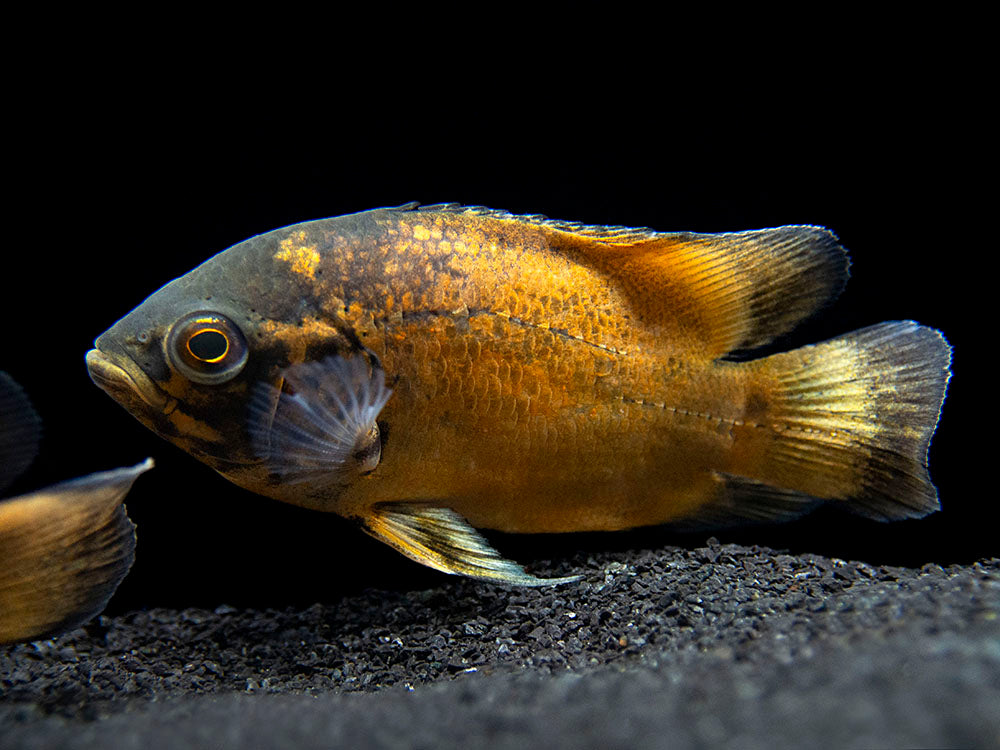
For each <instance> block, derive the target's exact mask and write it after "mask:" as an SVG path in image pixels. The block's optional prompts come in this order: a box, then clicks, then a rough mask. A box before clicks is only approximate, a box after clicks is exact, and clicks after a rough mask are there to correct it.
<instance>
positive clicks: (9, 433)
mask: <svg viewBox="0 0 1000 750" xmlns="http://www.w3.org/2000/svg"><path fill="white" fill-rule="evenodd" d="M40 432H41V422H40V420H39V419H38V415H37V414H36V413H35V410H34V409H33V408H32V406H31V403H30V402H29V401H28V399H27V396H25V395H24V391H22V390H21V388H20V386H18V385H17V383H15V382H14V381H13V380H12V379H11V378H10V376H9V375H7V373H5V372H0V490H3V489H5V488H6V487H7V486H8V485H9V484H10V482H12V481H13V480H14V479H15V478H16V477H17V476H18V475H19V474H21V473H22V472H23V471H24V470H25V469H26V468H28V466H29V465H30V463H31V461H32V459H33V458H34V457H35V455H36V453H37V452H38V442H39V437H40ZM152 466H153V461H152V459H146V460H145V461H144V462H143V463H141V464H138V465H136V466H132V467H130V468H123V469H116V470H114V471H103V472H98V473H96V474H89V475H87V476H85V477H81V478H79V479H74V480H71V481H68V482H62V483H60V484H56V485H53V486H51V487H46V488H45V489H42V490H38V491H37V492H32V493H29V494H27V495H21V496H19V497H13V498H9V499H7V500H2V501H0V643H14V642H17V641H32V640H37V639H39V638H46V637H48V636H51V635H55V634H56V633H59V632H61V631H63V630H68V629H70V628H73V627H76V626H77V625H81V624H83V623H84V622H86V621H87V620H89V619H90V618H92V617H94V616H95V615H97V614H99V613H100V612H101V611H103V610H104V608H105V606H107V603H108V600H109V599H110V598H111V596H112V594H114V592H115V590H116V589H117V588H118V584H119V583H121V581H122V579H123V578H124V577H125V575H126V574H127V573H128V571H129V568H130V567H131V566H132V560H133V557H134V554H135V527H134V525H133V524H132V522H131V521H130V520H129V518H128V516H127V515H126V513H125V507H124V506H123V505H122V500H123V499H124V498H125V495H126V494H127V493H128V491H129V489H130V488H131V487H132V483H133V482H134V481H135V480H136V477H138V476H139V475H140V474H142V473H143V472H144V471H147V470H148V469H150V468H151V467H152Z"/></svg>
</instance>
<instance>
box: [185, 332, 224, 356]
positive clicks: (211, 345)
mask: <svg viewBox="0 0 1000 750" xmlns="http://www.w3.org/2000/svg"><path fill="white" fill-rule="evenodd" d="M228 347H229V342H228V341H227V340H226V337H225V336H223V335H222V334H221V333H219V332H218V331H202V332H201V333H196V334H195V335H194V336H192V337H191V338H190V339H189V340H188V349H190V350H191V353H192V354H193V355H194V356H195V357H197V358H198V359H200V360H203V361H208V360H211V359H218V358H219V357H221V356H222V355H223V354H225V353H226V349H227V348H228Z"/></svg>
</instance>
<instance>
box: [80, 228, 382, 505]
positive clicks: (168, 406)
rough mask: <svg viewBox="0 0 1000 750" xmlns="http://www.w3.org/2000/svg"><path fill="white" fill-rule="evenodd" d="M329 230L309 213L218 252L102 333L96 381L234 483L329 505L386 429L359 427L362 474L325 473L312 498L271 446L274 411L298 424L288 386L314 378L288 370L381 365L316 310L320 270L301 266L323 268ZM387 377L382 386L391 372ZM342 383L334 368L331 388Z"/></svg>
mask: <svg viewBox="0 0 1000 750" xmlns="http://www.w3.org/2000/svg"><path fill="white" fill-rule="evenodd" d="M329 237H330V235H329V232H325V228H324V227H323V226H322V225H321V222H310V223H308V224H304V225H297V226H294V227H286V228H284V229H280V230H275V231H274V232H269V233H267V234H265V235H259V236H257V237H254V238H251V239H250V240H247V241H245V242H242V243H240V244H238V245H235V246H233V247H231V248H229V249H228V250H225V251H223V252H222V253H219V254H218V255H216V256H214V257H212V258H210V259H209V260H207V261H205V262H204V263H203V264H201V265H200V266H198V267H197V268H195V269H193V270H192V271H190V272H189V273H187V274H186V275H184V276H182V277H180V278H178V279H175V280H174V281H172V282H170V283H169V284H167V285H166V286H164V287H163V288H161V289H160V290H158V291H156V292H155V293H153V294H152V295H151V296H150V297H148V298H147V299H146V300H145V301H144V302H142V303H141V304H140V305H139V306H138V307H137V308H135V309H134V310H132V311H131V312H130V313H129V314H127V315H126V316H125V317H123V318H122V319H121V320H119V321H118V322H116V323H115V324H114V325H113V326H112V327H111V328H109V329H108V330H107V331H106V332H104V333H103V334H101V335H100V336H98V337H97V339H96V341H95V343H94V348H93V349H92V350H91V351H89V352H88V353H87V355H86V362H87V369H88V371H89V373H90V377H91V379H92V380H93V381H94V382H95V383H96V384H97V385H98V386H99V387H100V388H101V389H103V390H104V391H105V392H106V393H107V394H108V395H110V396H111V397H112V398H113V399H114V400H115V401H117V402H118V403H119V404H120V405H121V406H123V407H124V408H125V409H126V410H127V411H129V412H130V413H131V414H132V415H133V416H134V417H136V418H137V419H138V420H139V421H140V422H142V423H143V424H144V425H146V426H147V427H148V428H149V429H151V430H152V431H153V432H155V433H157V434H158V435H160V436H161V437H163V438H165V439H166V440H168V441H170V442H171V443H173V444H175V445H177V446H178V447H180V448H181V449H183V450H184V451H186V452H188V453H190V454H191V455H193V456H194V457H196V458H197V459H199V460H200V461H202V462H203V463H206V464H208V465H209V466H211V467H212V468H214V469H215V470H217V471H218V472H220V473H221V474H223V475H224V476H226V477H227V478H228V479H230V480H231V481H233V482H235V483H236V484H238V485H240V486H243V487H245V488H247V489H250V490H251V491H254V492H258V493H260V494H264V495H268V496H271V497H276V498H278V499H281V500H285V501H288V502H293V503H295V504H298V505H306V506H307V507H320V508H323V509H328V508H329V506H330V505H331V504H332V503H334V502H335V500H336V494H337V492H338V488H339V487H342V486H343V485H345V484H348V483H349V479H351V478H352V477H353V475H354V474H361V473H363V472H364V471H367V470H370V469H371V465H372V462H373V458H372V456H373V453H377V450H374V449H373V447H372V445H371V443H372V441H373V440H376V439H377V432H378V431H377V427H376V426H375V424H374V418H372V419H371V420H370V421H371V424H369V425H367V426H364V425H360V424H359V425H356V426H355V428H356V430H361V429H365V430H367V433H368V435H367V437H359V438H358V440H357V441H356V442H357V445H354V444H353V443H352V445H351V446H349V448H350V450H349V451H348V453H349V455H348V456H347V458H343V463H344V464H346V465H349V466H350V467H352V468H354V469H357V471H355V472H353V473H352V472H351V471H340V472H339V474H338V472H337V471H332V472H331V471H326V472H325V474H326V475H327V476H332V477H336V479H337V482H335V483H331V482H329V481H328V482H326V483H325V484H324V486H322V487H321V488H320V489H317V490H316V491H315V492H313V493H312V495H314V497H312V498H310V497H309V494H310V493H303V492H302V491H301V487H298V488H296V487H294V486H290V484H291V485H294V482H292V483H290V482H289V481H286V478H285V477H284V476H283V474H284V473H285V471H286V470H287V469H288V466H289V462H288V461H284V462H283V461H282V460H281V456H277V457H276V456H275V455H274V454H275V451H274V450H271V449H270V447H269V444H270V440H271V438H270V430H271V428H272V427H273V424H274V420H275V417H276V416H277V417H278V418H279V420H278V421H279V426H280V425H281V424H285V425H286V431H294V428H293V427H289V426H288V424H287V423H288V421H289V420H290V419H291V420H293V421H294V419H295V418H296V417H295V413H294V409H293V408H292V407H289V409H286V410H285V412H291V416H289V417H287V418H286V419H284V421H282V419H281V417H282V413H283V412H282V410H281V408H280V407H281V405H282V404H283V403H285V402H287V400H288V399H287V398H285V401H283V395H284V396H285V397H290V396H291V390H292V388H291V386H290V383H296V384H297V389H298V390H301V391H306V390H308V389H309V388H311V387H314V386H316V383H315V378H314V379H312V380H310V379H309V378H308V377H307V378H306V379H305V380H306V381H308V382H305V381H303V379H302V377H300V378H299V379H298V380H296V378H295V377H294V376H292V377H289V375H288V372H289V368H290V367H293V366H295V365H302V364H308V363H317V362H322V361H331V362H350V361H354V360H355V359H357V361H359V362H360V361H362V360H364V361H365V363H366V365H365V367H366V368H367V369H366V371H365V372H366V373H367V374H362V375H358V374H357V372H355V370H357V368H356V367H355V368H353V369H352V368H350V367H348V368H344V367H340V368H339V370H338V369H337V367H339V366H334V367H333V369H334V371H335V373H336V372H341V373H343V372H347V373H348V375H344V377H355V380H365V379H366V378H371V377H374V375H373V373H374V371H375V370H376V369H377V360H376V361H375V362H374V363H373V360H372V358H369V357H368V356H367V354H368V353H367V351H366V350H365V349H364V347H362V346H361V345H360V342H359V341H358V339H357V337H356V335H355V334H354V332H353V331H352V330H351V327H350V325H349V324H347V323H341V322H339V321H338V320H337V318H336V316H331V315H330V314H329V311H326V312H324V311H323V310H321V309H319V308H320V306H321V305H320V301H319V297H318V296H317V290H316V286H315V281H316V279H315V274H312V275H311V274H309V273H304V272H303V268H305V270H313V271H315V270H316V269H314V268H310V267H309V266H308V265H305V266H304V265H303V264H308V263H309V262H311V260H312V256H311V255H309V253H311V252H312V253H315V249H314V248H315V246H316V244H317V243H319V242H321V241H325V242H328V243H329V242H330V241H331V240H330V239H329ZM324 238H325V239H324ZM333 241H335V240H333ZM289 259H291V260H292V261H294V262H289ZM299 261H301V262H299ZM379 378H380V381H379V382H380V383H383V384H384V376H382V375H381V374H380V375H379ZM328 381H329V378H327V390H329V387H328V386H329V382H328ZM340 382H341V380H338V379H337V378H336V377H334V386H333V390H334V391H337V389H338V388H340V386H339V385H338V384H339V383H340ZM366 382H368V381H366ZM316 387H318V386H316ZM341 390H342V389H341ZM319 398H320V399H322V398H323V397H322V396H320V397H319ZM345 398H346V397H345ZM383 403H384V402H383ZM286 416H287V415H286ZM337 418H339V419H340V421H344V415H343V414H342V413H339V414H338V415H334V416H333V417H331V419H333V420H334V421H336V419H337ZM336 426H337V425H334V427H336ZM320 431H322V432H329V430H326V429H325V427H324V429H323V430H320ZM334 431H335V430H334ZM373 435H374V436H375V437H373ZM281 445H282V446H283V447H284V448H285V449H287V450H288V451H290V452H291V453H292V454H294V455H295V456H297V458H295V459H294V460H293V463H295V464H296V465H300V464H301V463H302V462H303V461H306V459H302V458H301V455H300V454H301V451H300V450H299V449H298V447H297V446H296V445H295V444H294V443H291V444H290V443H289V442H288V441H287V440H285V441H284V442H282V443H281ZM345 450H346V449H345ZM374 460H375V462H376V463H377V457H376V458H375V459H374ZM326 468H327V469H329V468H330V467H329V466H327V467H326ZM333 468H336V467H333ZM341 468H343V467H341Z"/></svg>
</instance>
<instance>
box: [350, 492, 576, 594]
mask: <svg viewBox="0 0 1000 750" xmlns="http://www.w3.org/2000/svg"><path fill="white" fill-rule="evenodd" d="M373 511H374V512H373V514H372V515H371V516H370V517H369V518H366V519H364V527H365V530H366V531H367V532H368V533H369V534H371V535H372V536H374V537H375V538H376V539H380V540H381V541H383V542H385V543H386V544H388V545H390V546H391V547H393V548H394V549H397V550H399V551H400V552H402V553H403V554H404V555H406V556H407V557H409V558H410V559H412V560H416V561H417V562H419V563H422V564H423V565H427V566H429V567H431V568H434V569H435V570H440V571H442V572H444V573H451V574H453V575H463V576H469V577H470V578H480V579H483V580H486V581H496V582H499V583H508V584H513V585H515V586H553V585H556V584H560V583H570V582H571V581H576V580H579V578H580V576H567V577H565V578H538V577H536V576H533V575H531V574H530V573H527V572H526V571H525V570H524V568H522V567H521V566H520V565H518V564H517V563H515V562H513V561H511V560H507V559H505V558H503V557H501V556H500V553H499V552H497V551H496V550H495V549H493V547H491V546H490V544H489V542H487V541H486V540H485V539H484V538H483V536H482V535H481V534H480V533H479V532H478V531H476V530H475V529H474V528H472V526H470V525H469V523H468V521H466V520H465V519H464V518H463V517H462V516H461V515H459V514H458V513H456V512H455V511H453V510H451V509H450V508H443V507H439V506H433V505H426V504H422V503H381V504H379V505H377V506H375V508H374V509H373Z"/></svg>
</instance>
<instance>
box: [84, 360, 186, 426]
mask: <svg viewBox="0 0 1000 750" xmlns="http://www.w3.org/2000/svg"><path fill="white" fill-rule="evenodd" d="M86 361H87V372H88V373H89V374H90V379H91V380H93V381H94V383H95V384H96V385H97V387H98V388H100V389H101V390H103V391H104V392H106V393H107V394H108V395H109V396H111V397H112V398H113V399H115V401H119V402H127V401H130V400H135V397H136V396H138V397H139V399H141V400H142V401H143V402H144V403H145V404H146V405H147V406H150V407H152V408H153V409H155V410H156V411H158V412H161V413H163V414H169V413H170V412H171V411H173V410H174V408H175V407H176V406H177V399H175V398H173V397H172V396H169V395H168V394H167V393H165V392H164V391H163V389H161V388H160V387H159V386H158V385H156V383H154V382H153V381H152V380H151V379H150V378H149V376H148V375H147V374H146V373H145V372H143V370H142V368H141V367H139V365H138V363H137V362H136V361H135V360H134V359H132V358H131V357H128V356H125V355H120V354H117V353H114V352H105V351H102V350H101V349H91V350H90V351H88V352H87V357H86Z"/></svg>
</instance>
